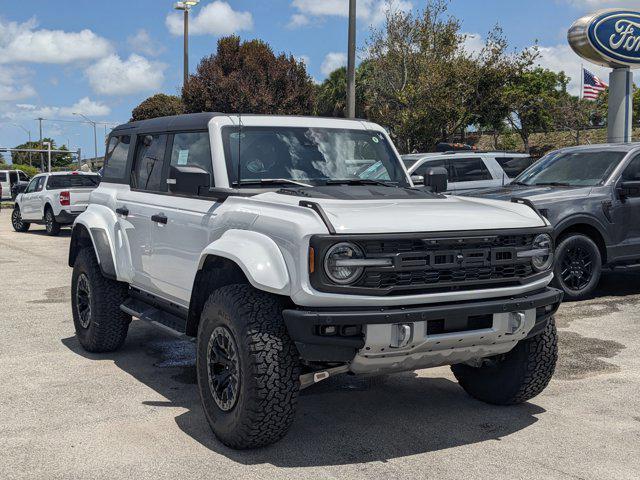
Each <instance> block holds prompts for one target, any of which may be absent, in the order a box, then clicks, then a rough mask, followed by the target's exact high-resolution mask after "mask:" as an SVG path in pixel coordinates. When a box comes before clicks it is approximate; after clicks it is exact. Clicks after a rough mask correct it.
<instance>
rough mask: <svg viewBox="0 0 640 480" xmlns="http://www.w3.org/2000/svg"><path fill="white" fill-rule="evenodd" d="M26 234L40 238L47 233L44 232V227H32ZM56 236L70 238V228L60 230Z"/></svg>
mask: <svg viewBox="0 0 640 480" xmlns="http://www.w3.org/2000/svg"><path fill="white" fill-rule="evenodd" d="M27 233H30V234H32V235H40V236H41V237H45V236H47V231H46V230H45V228H44V227H42V228H37V229H34V228H33V226H32V227H31V228H30V229H29V231H28V232H27ZM57 236H58V237H71V229H70V228H63V229H62V230H60V233H59V234H58V235H57Z"/></svg>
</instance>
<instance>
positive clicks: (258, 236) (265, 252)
mask: <svg viewBox="0 0 640 480" xmlns="http://www.w3.org/2000/svg"><path fill="white" fill-rule="evenodd" d="M208 255H217V256H219V257H224V258H227V259H229V260H231V261H233V262H234V263H236V264H237V265H238V266H239V267H240V268H241V269H242V271H243V272H244V274H245V275H246V277H247V279H248V280H249V282H250V283H251V285H253V286H254V287H256V288H257V289H259V290H265V291H267V292H271V293H276V294H279V295H289V289H290V284H289V273H288V271H287V265H286V263H285V261H284V257H283V256H282V252H281V251H280V248H278V245H276V243H275V242H274V241H273V240H272V239H271V238H269V237H268V236H266V235H264V234H262V233H257V232H251V231H248V230H227V231H226V232H224V234H223V235H222V236H221V237H220V238H219V239H218V240H216V241H214V242H212V243H211V244H209V245H208V246H207V247H206V248H205V249H204V250H203V251H202V254H201V255H200V263H199V265H198V269H201V268H202V266H203V265H204V262H205V260H206V258H207V256H208Z"/></svg>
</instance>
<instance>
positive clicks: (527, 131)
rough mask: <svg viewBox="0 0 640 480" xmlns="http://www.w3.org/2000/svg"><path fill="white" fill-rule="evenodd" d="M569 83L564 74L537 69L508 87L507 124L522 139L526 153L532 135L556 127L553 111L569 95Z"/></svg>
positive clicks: (506, 96) (505, 95) (523, 74)
mask: <svg viewBox="0 0 640 480" xmlns="http://www.w3.org/2000/svg"><path fill="white" fill-rule="evenodd" d="M568 82H569V79H568V78H567V76H566V75H565V74H564V73H563V72H560V73H555V72H552V71H551V70H547V69H544V68H540V67H537V68H534V69H528V70H527V71H524V72H523V73H522V74H520V75H518V76H517V77H515V78H514V79H513V80H512V81H511V82H510V83H509V84H508V85H507V87H506V89H505V91H504V98H505V101H506V103H507V105H509V109H510V112H511V113H510V115H509V116H508V117H507V121H508V122H509V124H510V125H511V128H513V130H514V131H515V132H516V133H518V135H520V138H521V139H522V143H523V144H524V148H525V150H526V151H527V152H528V151H529V137H530V136H531V134H532V133H534V132H547V131H549V129H550V128H551V127H552V126H553V124H554V117H553V111H554V109H555V108H556V107H557V105H558V101H559V99H560V98H562V97H563V96H565V95H566V94H567V83H568Z"/></svg>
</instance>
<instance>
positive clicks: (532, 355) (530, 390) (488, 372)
mask: <svg viewBox="0 0 640 480" xmlns="http://www.w3.org/2000/svg"><path fill="white" fill-rule="evenodd" d="M557 360H558V337H557V331H556V324H555V321H554V319H553V318H551V319H550V320H549V323H548V324H547V326H546V327H545V329H544V330H543V331H542V332H541V333H539V334H538V335H536V336H535V337H531V338H528V339H526V340H521V341H520V342H518V344H517V345H516V346H515V348H514V349H513V350H511V351H510V352H508V353H506V354H505V355H501V356H498V357H494V358H490V359H488V361H487V362H486V364H485V365H483V366H481V367H472V366H469V365H466V364H458V365H453V366H452V367H451V370H452V371H453V374H454V375H455V377H456V379H457V380H458V383H460V386H461V387H462V388H464V389H465V391H466V392H467V393H468V394H469V395H471V396H472V397H473V398H476V399H478V400H481V401H483V402H487V403H491V404H494V405H515V404H518V403H522V402H526V401H527V400H530V399H531V398H533V397H535V396H536V395H538V394H539V393H540V392H542V391H543V390H544V389H545V388H546V386H547V385H548V384H549V381H550V380H551V377H552V376H553V372H554V370H555V367H556V361H557Z"/></svg>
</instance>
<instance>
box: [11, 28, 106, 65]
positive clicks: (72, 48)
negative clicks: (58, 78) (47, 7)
mask: <svg viewBox="0 0 640 480" xmlns="http://www.w3.org/2000/svg"><path fill="white" fill-rule="evenodd" d="M37 26H38V25H37V22H36V20H35V19H31V20H28V21H26V22H24V23H18V22H2V21H1V20H0V63H17V62H31V63H53V64H63V63H71V62H76V61H83V60H94V59H96V58H101V57H104V56H105V55H108V54H109V53H110V52H111V50H112V47H111V44H110V43H109V41H108V40H106V39H104V38H102V37H100V36H98V35H96V34H95V33H93V32H92V31H91V30H87V29H85V30H82V31H80V32H65V31H63V30H45V29H40V30H39V29H37Z"/></svg>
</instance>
